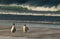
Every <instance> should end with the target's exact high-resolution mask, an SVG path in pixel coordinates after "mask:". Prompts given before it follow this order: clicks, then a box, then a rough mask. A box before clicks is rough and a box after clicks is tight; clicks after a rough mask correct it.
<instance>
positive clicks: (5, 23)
mask: <svg viewBox="0 0 60 39" xmlns="http://www.w3.org/2000/svg"><path fill="white" fill-rule="evenodd" d="M13 23H15V26H16V27H22V26H23V25H24V24H26V25H27V26H28V27H48V28H60V24H40V23H32V22H31V23H29V22H24V21H22V22H20V21H18V22H16V21H12V20H0V26H11V25H12V24H13Z"/></svg>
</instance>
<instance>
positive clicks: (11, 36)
mask: <svg viewBox="0 0 60 39" xmlns="http://www.w3.org/2000/svg"><path fill="white" fill-rule="evenodd" d="M16 29H17V30H16V32H15V33H11V32H10V26H9V27H8V26H5V27H4V26H0V39H17V38H18V39H60V29H58V28H48V27H30V28H29V31H28V32H27V33H23V32H22V28H21V27H17V28H16Z"/></svg>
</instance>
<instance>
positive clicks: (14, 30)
mask: <svg viewBox="0 0 60 39" xmlns="http://www.w3.org/2000/svg"><path fill="white" fill-rule="evenodd" d="M14 32H16V28H15V24H13V25H12V26H11V33H14Z"/></svg>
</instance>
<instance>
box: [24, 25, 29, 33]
mask: <svg viewBox="0 0 60 39" xmlns="http://www.w3.org/2000/svg"><path fill="white" fill-rule="evenodd" d="M28 30H29V28H28V27H27V26H26V24H25V25H23V32H27V31H28Z"/></svg>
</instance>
